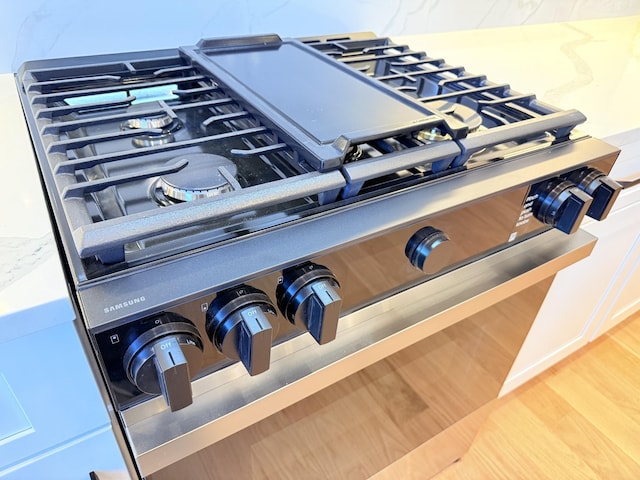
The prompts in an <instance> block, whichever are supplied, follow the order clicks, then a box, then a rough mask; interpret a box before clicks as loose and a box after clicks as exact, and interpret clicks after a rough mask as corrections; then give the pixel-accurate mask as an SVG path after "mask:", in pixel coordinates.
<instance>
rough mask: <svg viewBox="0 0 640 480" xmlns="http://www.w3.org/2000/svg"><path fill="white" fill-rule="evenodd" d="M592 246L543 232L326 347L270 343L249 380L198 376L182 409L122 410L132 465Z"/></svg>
mask: <svg viewBox="0 0 640 480" xmlns="http://www.w3.org/2000/svg"><path fill="white" fill-rule="evenodd" d="M594 244H595V238H594V237H592V236H591V235H589V234H587V233H585V232H582V231H579V232H578V233H577V234H574V235H571V236H567V235H565V234H562V233H560V232H557V231H548V232H545V233H543V234H540V235H538V236H536V237H533V238H532V239H530V240H527V241H525V242H522V243H520V244H517V245H514V246H512V247H511V248H509V249H506V250H503V251H500V252H498V253H495V254H493V255H490V256H487V257H486V258H483V259H481V260H479V261H477V262H474V263H472V264H469V265H467V266H463V267H461V268H459V269H457V270H454V271H452V272H451V273H448V274H446V275H442V276H440V277H438V278H435V279H433V280H432V281H429V282H426V283H424V284H421V285H419V286H416V287H414V288H411V289H408V290H406V291H404V292H401V293H398V294H396V295H393V296H391V297H389V298H387V299H385V300H382V301H380V302H377V303H375V304H373V305H371V306H369V307H366V308H363V309H360V310H358V311H356V312H354V313H352V314H350V315H347V316H346V317H344V318H342V319H341V321H340V325H339V329H338V336H337V339H336V340H335V341H333V342H331V343H329V344H327V345H324V346H318V345H317V344H315V342H314V340H313V339H312V338H311V337H310V336H308V335H303V336H299V337H296V338H294V339H292V340H290V341H288V342H285V343H282V344H280V345H277V346H275V347H274V348H273V352H272V362H271V368H270V369H269V370H268V371H267V372H265V373H263V374H261V375H259V376H257V377H249V375H248V374H247V373H246V371H244V369H243V367H242V366H241V365H239V364H236V365H232V366H230V367H228V368H226V369H224V370H221V371H219V372H216V373H214V374H211V375H207V376H206V377H204V378H201V379H199V380H197V381H195V382H194V384H193V391H194V403H193V404H192V405H191V406H189V407H187V408H184V409H183V410H180V411H177V412H170V411H169V410H168V408H167V407H166V405H165V404H164V400H163V399H162V398H156V399H153V400H150V401H147V402H145V403H143V404H140V405H138V406H136V407H133V408H130V409H128V410H126V411H125V412H122V414H121V415H122V421H123V422H124V426H125V430H126V434H127V436H128V439H129V442H130V445H131V447H132V449H133V454H134V456H135V458H136V461H137V464H138V468H139V469H140V472H141V473H142V474H143V475H149V474H151V473H153V472H156V471H158V470H160V469H162V468H164V467H166V466H168V465H170V464H172V463H175V462H177V461H179V460H180V459H182V458H184V457H186V456H188V455H191V454H193V453H195V452H196V451H198V450H200V449H202V448H204V447H206V446H208V445H211V444H213V443H215V442H218V441H220V440H222V439H224V438H227V437H229V436H230V435H232V434H234V433H236V432H239V431H240V430H242V429H244V428H246V427H248V426H250V425H253V424H255V423H256V422H258V421H260V420H263V419H264V418H266V417H268V416H269V415H271V414H273V413H275V412H278V411H280V410H282V409H284V408H286V407H288V406H290V405H292V404H293V403H295V402H297V401H299V400H301V399H303V398H305V397H307V396H309V395H311V394H313V393H315V392H318V391H320V390H322V389H323V388H325V387H327V386H329V385H332V384H334V383H335V382H337V381H339V380H341V379H343V378H345V377H347V376H348V375H351V374H353V373H354V372H357V371H359V370H361V369H362V368H365V367H367V366H369V365H371V364H373V363H375V362H377V361H379V360H382V359H384V358H386V357H388V356H389V355H392V354H394V353H396V352H399V351H401V350H403V349H405V348H407V347H409V346H411V345H413V344H415V343H416V342H418V341H420V340H422V339H424V338H427V337H428V336H430V335H433V334H435V333H437V332H439V331H441V330H443V329H445V328H447V327H450V326H452V325H454V324H456V323H457V322H460V321H462V320H464V319H465V318H468V317H469V316H471V315H474V314H476V313H478V312H480V311H481V310H483V309H485V308H488V307H490V306H492V305H494V304H496V303H498V302H500V301H502V300H504V299H506V298H508V297H512V296H513V295H515V294H517V293H518V292H521V291H522V290H524V289H526V288H528V287H531V286H532V285H535V284H536V283H538V282H540V281H542V280H544V279H545V278H548V277H550V276H552V275H554V274H555V273H556V272H557V271H559V270H560V269H562V268H564V267H566V266H568V265H570V264H572V263H574V262H576V261H577V260H579V259H581V258H584V257H586V256H588V255H589V253H590V252H591V249H592V248H593V245H594ZM513 357H514V358H515V352H514V354H513ZM512 360H513V359H512Z"/></svg>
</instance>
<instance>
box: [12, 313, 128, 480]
mask: <svg viewBox="0 0 640 480" xmlns="http://www.w3.org/2000/svg"><path fill="white" fill-rule="evenodd" d="M34 310H35V311H34V312H32V313H34V314H37V313H41V314H43V313H44V314H46V313H45V312H41V311H39V309H34ZM124 469H125V466H124V462H123V460H122V456H121V454H120V451H119V449H118V447H117V444H116V441H115V438H114V435H113V431H112V430H111V423H110V421H109V417H108V415H107V412H106V409H105V407H104V403H103V401H102V398H101V397H100V394H99V392H98V389H97V387H96V385H95V382H94V380H93V376H92V373H91V371H90V368H89V365H88V363H87V359H86V357H85V354H84V351H83V349H82V347H81V345H80V341H79V339H78V337H77V333H76V331H75V329H74V326H73V324H72V323H71V322H64V323H60V324H58V325H55V326H52V327H49V328H45V329H42V330H39V331H37V332H34V333H31V334H29V335H23V336H19V337H16V338H13V339H10V340H7V341H3V342H0V478H2V480H5V479H6V480H23V479H24V480H27V479H37V478H46V479H50V480H55V479H64V480H74V479H77V480H86V479H88V478H89V472H90V471H92V470H124Z"/></svg>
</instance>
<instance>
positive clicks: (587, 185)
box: [567, 168, 622, 220]
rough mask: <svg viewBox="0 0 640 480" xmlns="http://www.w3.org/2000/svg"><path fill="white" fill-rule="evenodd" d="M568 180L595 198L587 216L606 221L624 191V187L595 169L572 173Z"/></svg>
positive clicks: (584, 169)
mask: <svg viewBox="0 0 640 480" xmlns="http://www.w3.org/2000/svg"><path fill="white" fill-rule="evenodd" d="M567 180H569V181H570V182H573V183H575V184H576V185H577V186H578V188H579V189H580V190H582V191H583V192H585V193H586V194H587V195H590V196H591V197H592V198H593V202H591V206H590V207H589V209H588V210H587V216H589V217H591V218H593V219H595V220H604V219H605V218H607V215H609V212H610V211H611V207H612V206H613V204H614V203H615V201H616V198H618V194H619V193H620V191H621V190H622V185H620V184H619V183H618V182H616V181H615V180H613V179H612V178H610V177H608V176H607V175H605V174H604V173H603V172H601V171H600V170H597V169H595V168H583V169H580V170H576V171H575V172H571V173H570V174H569V175H568V176H567Z"/></svg>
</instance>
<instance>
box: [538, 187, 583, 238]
mask: <svg viewBox="0 0 640 480" xmlns="http://www.w3.org/2000/svg"><path fill="white" fill-rule="evenodd" d="M535 193H536V198H535V200H534V201H533V205H532V212H533V215H534V216H535V217H536V218H537V219H538V220H540V221H541V222H542V223H544V224H546V225H551V226H553V227H555V228H557V229H558V230H560V231H561V232H564V233H569V234H571V233H574V232H575V231H576V230H577V229H578V227H579V226H580V222H582V219H583V218H584V216H585V214H586V213H587V210H589V207H590V206H591V202H592V201H593V199H592V198H591V196H589V195H587V194H586V193H584V192H583V191H582V190H580V189H579V188H578V187H577V186H576V185H575V184H574V183H573V182H570V181H568V180H562V179H561V178H552V179H550V180H547V181H545V182H543V183H542V184H540V185H539V186H538V188H537V189H535Z"/></svg>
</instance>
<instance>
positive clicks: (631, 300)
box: [592, 234, 640, 339]
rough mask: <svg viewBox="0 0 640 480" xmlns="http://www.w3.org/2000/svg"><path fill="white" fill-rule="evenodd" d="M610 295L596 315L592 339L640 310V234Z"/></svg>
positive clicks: (612, 284) (611, 288) (617, 276)
mask: <svg viewBox="0 0 640 480" xmlns="http://www.w3.org/2000/svg"><path fill="white" fill-rule="evenodd" d="M609 296H610V298H608V299H607V300H609V301H608V302H605V303H603V305H602V308H600V311H599V314H598V315H597V317H596V319H597V320H598V321H597V324H596V326H595V328H594V332H593V337H592V339H595V338H596V337H598V336H600V335H602V334H603V333H605V332H606V331H607V330H609V329H611V328H612V327H614V326H616V325H617V324H618V323H620V322H621V321H622V320H624V319H625V318H628V317H629V316H630V315H632V314H633V313H635V312H637V311H638V310H640V234H638V236H637V237H636V241H635V243H634V245H633V247H632V248H631V250H630V251H629V254H628V255H627V258H626V260H625V262H624V263H623V264H622V266H621V267H620V270H619V272H618V274H617V275H616V277H615V278H614V279H613V281H612V282H611V287H610V295H609Z"/></svg>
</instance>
